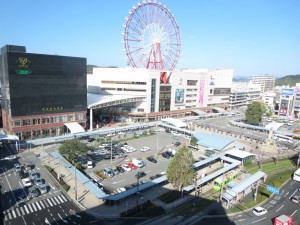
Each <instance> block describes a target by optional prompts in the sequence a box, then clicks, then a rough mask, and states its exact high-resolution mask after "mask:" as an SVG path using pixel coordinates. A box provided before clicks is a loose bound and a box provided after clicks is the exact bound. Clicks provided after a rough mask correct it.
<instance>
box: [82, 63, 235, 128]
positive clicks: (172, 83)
mask: <svg viewBox="0 0 300 225" xmlns="http://www.w3.org/2000/svg"><path fill="white" fill-rule="evenodd" d="M232 77H233V70H232V69H217V70H213V71H208V70H207V69H201V70H183V71H173V72H164V71H158V70H147V69H132V68H94V69H93V73H92V74H88V75H87V90H88V109H89V118H93V121H92V122H91V123H90V129H92V124H93V127H95V124H98V123H102V122H105V121H108V120H114V121H134V122H147V121H157V120H160V119H162V118H166V117H176V118H177V117H183V116H187V115H191V114H192V113H193V112H195V113H197V112H200V109H203V110H205V109H212V108H214V107H216V106H218V107H222V108H223V109H224V108H226V107H227V106H228V103H229V97H230V91H231V84H232ZM219 109H220V108H219ZM112 115H114V116H113V118H112Z"/></svg>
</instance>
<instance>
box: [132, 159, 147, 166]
mask: <svg viewBox="0 0 300 225" xmlns="http://www.w3.org/2000/svg"><path fill="white" fill-rule="evenodd" d="M131 162H132V164H133V165H135V166H136V167H139V168H141V167H143V166H144V164H143V162H142V161H141V160H138V159H132V161H131Z"/></svg>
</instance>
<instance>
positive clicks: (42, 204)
mask: <svg viewBox="0 0 300 225" xmlns="http://www.w3.org/2000/svg"><path fill="white" fill-rule="evenodd" d="M40 203H41V206H42V207H43V209H45V208H46V207H45V206H44V203H43V201H40Z"/></svg>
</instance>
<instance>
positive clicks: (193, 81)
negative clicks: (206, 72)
mask: <svg viewBox="0 0 300 225" xmlns="http://www.w3.org/2000/svg"><path fill="white" fill-rule="evenodd" d="M197 82H198V81H197V80H187V81H186V84H187V85H188V86H196V85H197Z"/></svg>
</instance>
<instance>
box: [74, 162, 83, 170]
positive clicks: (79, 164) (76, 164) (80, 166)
mask: <svg viewBox="0 0 300 225" xmlns="http://www.w3.org/2000/svg"><path fill="white" fill-rule="evenodd" d="M75 166H76V169H78V170H82V169H83V168H82V163H81V162H76V163H75Z"/></svg>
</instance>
